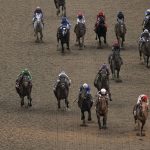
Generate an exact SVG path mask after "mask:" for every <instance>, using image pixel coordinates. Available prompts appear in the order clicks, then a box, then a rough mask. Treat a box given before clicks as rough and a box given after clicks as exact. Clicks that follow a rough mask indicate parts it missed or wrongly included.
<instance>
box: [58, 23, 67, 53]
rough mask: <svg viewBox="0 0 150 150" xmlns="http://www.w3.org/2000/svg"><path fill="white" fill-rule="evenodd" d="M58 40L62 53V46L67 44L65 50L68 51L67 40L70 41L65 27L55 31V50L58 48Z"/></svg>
mask: <svg viewBox="0 0 150 150" xmlns="http://www.w3.org/2000/svg"><path fill="white" fill-rule="evenodd" d="M59 40H60V41H61V47H62V53H64V44H65V43H66V44H67V49H68V50H70V47H69V40H70V31H69V29H68V28H67V27H66V26H62V27H59V28H58V31H57V48H58V46H59Z"/></svg>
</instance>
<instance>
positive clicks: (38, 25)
mask: <svg viewBox="0 0 150 150" xmlns="http://www.w3.org/2000/svg"><path fill="white" fill-rule="evenodd" d="M42 30H43V23H42V16H41V14H36V16H35V22H34V32H35V34H34V36H36V42H40V41H41V42H42V41H43V33H42ZM38 33H39V34H40V38H39V35H38Z"/></svg>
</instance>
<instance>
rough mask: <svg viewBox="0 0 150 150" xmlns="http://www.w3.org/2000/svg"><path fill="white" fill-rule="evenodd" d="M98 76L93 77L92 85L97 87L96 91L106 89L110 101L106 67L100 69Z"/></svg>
mask: <svg viewBox="0 0 150 150" xmlns="http://www.w3.org/2000/svg"><path fill="white" fill-rule="evenodd" d="M98 75H99V76H98V77H97V76H96V78H95V80H94V86H95V87H96V88H97V90H98V91H100V90H101V89H102V88H104V89H106V91H107V92H108V94H109V98H110V101H111V100H112V99H111V92H110V88H109V79H108V74H107V70H106V69H102V70H101V71H100V72H99V74H98Z"/></svg>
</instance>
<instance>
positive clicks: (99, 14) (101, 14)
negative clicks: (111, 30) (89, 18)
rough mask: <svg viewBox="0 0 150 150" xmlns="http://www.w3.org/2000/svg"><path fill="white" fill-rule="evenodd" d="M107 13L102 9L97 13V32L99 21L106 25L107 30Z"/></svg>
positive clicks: (95, 29)
mask: <svg viewBox="0 0 150 150" xmlns="http://www.w3.org/2000/svg"><path fill="white" fill-rule="evenodd" d="M105 19H106V18H105V15H104V13H103V12H102V11H100V12H99V13H98V15H97V18H96V23H95V27H94V31H95V32H96V33H97V27H98V25H99V23H101V24H104V26H105V27H106V31H107V26H106V24H105Z"/></svg>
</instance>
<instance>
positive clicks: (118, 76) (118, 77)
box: [117, 69, 120, 79]
mask: <svg viewBox="0 0 150 150" xmlns="http://www.w3.org/2000/svg"><path fill="white" fill-rule="evenodd" d="M119 72H120V69H118V70H117V78H118V79H119Z"/></svg>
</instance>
